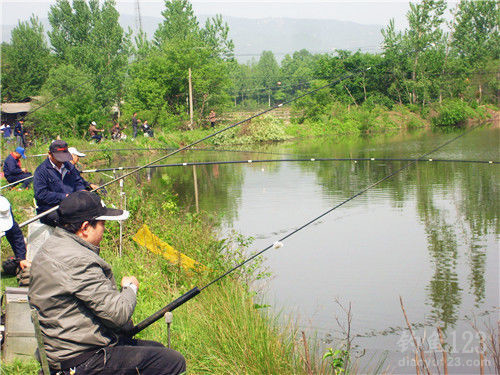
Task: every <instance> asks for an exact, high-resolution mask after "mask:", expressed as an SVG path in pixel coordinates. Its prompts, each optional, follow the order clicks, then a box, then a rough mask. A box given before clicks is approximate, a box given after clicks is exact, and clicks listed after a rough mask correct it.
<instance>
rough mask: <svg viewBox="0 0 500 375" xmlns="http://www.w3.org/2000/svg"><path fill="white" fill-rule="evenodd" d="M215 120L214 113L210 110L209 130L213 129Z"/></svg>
mask: <svg viewBox="0 0 500 375" xmlns="http://www.w3.org/2000/svg"><path fill="white" fill-rule="evenodd" d="M215 120H217V117H216V116H215V111H214V110H211V111H210V114H209V115H208V121H210V127H211V128H213V127H215Z"/></svg>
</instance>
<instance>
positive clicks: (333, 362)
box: [323, 348, 349, 375]
mask: <svg viewBox="0 0 500 375" xmlns="http://www.w3.org/2000/svg"><path fill="white" fill-rule="evenodd" d="M348 355H349V353H348V352H347V351H345V350H340V349H337V350H333V349H332V348H328V350H327V352H326V353H325V354H324V355H323V360H326V361H327V362H328V363H329V365H330V367H331V369H332V370H333V373H334V374H335V375H338V374H342V373H343V372H345V371H346V369H345V362H346V361H347V360H346V356H348ZM347 358H348V357H347Z"/></svg>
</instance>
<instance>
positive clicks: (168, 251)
mask: <svg viewBox="0 0 500 375" xmlns="http://www.w3.org/2000/svg"><path fill="white" fill-rule="evenodd" d="M132 239H133V240H134V241H135V242H137V243H138V244H139V245H141V246H144V247H146V248H147V249H148V250H149V251H151V252H153V253H155V254H158V255H161V256H162V257H164V258H165V259H166V260H168V261H169V262H170V263H172V264H176V265H177V264H179V265H180V266H181V267H182V268H184V269H185V270H190V269H198V270H201V269H204V268H205V267H204V266H203V265H202V264H200V263H198V262H197V261H195V260H194V259H192V258H190V257H188V256H187V255H184V254H182V253H181V252H180V251H178V250H175V249H174V248H173V247H172V246H170V245H169V244H168V243H166V242H165V241H163V240H161V239H160V238H158V237H157V236H156V235H154V234H153V233H152V232H151V231H150V230H149V228H148V226H147V225H146V224H144V225H143V226H142V227H141V229H139V230H138V231H137V233H136V234H135V236H134V237H132Z"/></svg>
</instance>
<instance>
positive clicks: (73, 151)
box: [68, 147, 87, 158]
mask: <svg viewBox="0 0 500 375" xmlns="http://www.w3.org/2000/svg"><path fill="white" fill-rule="evenodd" d="M68 151H69V153H70V154H72V155H76V156H79V157H81V158H83V157H84V156H87V155H86V154H84V153H83V152H80V151H78V150H77V149H76V147H69V148H68Z"/></svg>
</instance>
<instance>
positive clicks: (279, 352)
mask: <svg viewBox="0 0 500 375" xmlns="http://www.w3.org/2000/svg"><path fill="white" fill-rule="evenodd" d="M89 180H91V179H90V178H89ZM162 183H163V182H162ZM164 184H165V185H164V186H160V187H158V186H155V187H154V188H153V187H148V186H137V184H136V182H135V181H134V179H132V178H130V179H126V180H125V191H126V192H127V198H128V209H129V210H130V211H131V218H129V219H128V221H127V222H126V223H125V225H124V237H123V238H124V242H123V255H122V256H121V257H120V256H119V255H118V254H117V249H118V243H119V242H118V241H119V240H118V238H119V235H118V234H119V227H118V224H116V223H109V224H108V225H107V228H106V233H105V237H104V240H103V242H102V244H101V249H102V250H101V255H102V256H103V258H104V259H106V260H107V261H108V262H109V263H110V264H111V265H112V268H113V270H114V273H115V277H116V279H117V280H118V281H119V280H120V279H121V277H122V276H124V275H136V276H137V278H138V279H139V282H140V288H139V294H138V304H137V308H136V310H135V313H134V316H133V319H134V321H135V322H138V321H141V320H142V319H144V318H146V317H147V316H149V315H150V314H152V313H153V312H155V311H156V310H158V309H160V308H161V307H163V306H164V305H166V304H167V303H169V302H171V301H172V300H174V299H175V298H177V297H178V296H180V295H181V294H183V293H185V292H186V291H187V290H189V289H191V288H192V287H194V286H199V287H202V286H203V285H205V284H207V283H208V282H209V281H210V280H212V279H213V278H214V277H215V276H217V275H220V274H221V273H223V272H224V271H225V270H227V269H228V268H230V267H231V266H232V265H234V264H235V263H236V262H237V260H238V258H239V257H240V255H239V254H240V253H241V250H243V249H242V247H244V244H242V243H241V242H239V240H237V239H235V240H232V239H225V240H221V239H219V238H218V237H217V236H216V234H215V233H216V231H215V230H214V226H215V225H216V224H217V223H216V222H213V221H212V220H211V219H208V218H207V217H205V216H204V215H203V214H195V215H193V214H189V213H185V212H182V211H180V210H179V208H178V206H177V203H176V197H175V196H174V195H172V194H171V193H170V192H169V191H170V187H169V186H168V183H167V182H164ZM117 189H118V187H117V186H115V185H112V186H110V188H109V189H108V191H109V192H108V196H107V197H106V198H105V201H106V203H107V204H110V205H111V204H114V205H116V206H119V200H118V199H119V194H118V190H117ZM32 194H33V192H32V190H31V189H30V190H26V191H14V190H9V191H6V192H5V195H6V196H7V198H8V199H9V200H10V201H11V202H12V205H13V207H14V215H15V217H16V219H17V220H18V221H23V220H25V219H26V218H27V217H31V216H32V214H29V211H30V210H31V209H30V208H29V206H31V204H32V196H33V195H32ZM143 224H147V225H148V226H149V227H150V229H151V231H152V232H153V233H155V234H157V235H158V236H159V237H160V238H161V239H163V240H164V241H166V242H168V243H169V244H170V245H172V246H173V247H174V248H175V249H177V250H179V251H181V252H182V253H184V254H186V255H188V256H190V257H192V258H194V259H195V260H197V261H199V262H200V263H201V264H203V265H204V266H205V267H206V270H205V271H200V272H194V271H191V272H189V273H188V272H186V271H184V270H183V269H182V268H180V267H179V266H178V265H172V264H170V263H169V262H167V261H166V260H165V259H164V258H162V257H161V256H158V255H155V254H153V253H151V252H149V251H148V250H147V249H145V248H144V247H141V246H139V245H137V244H136V243H135V242H134V241H133V240H132V239H131V237H132V236H133V235H134V234H135V233H136V231H137V230H138V229H139V228H140V227H141V226H142V225H143ZM2 245H3V246H2V259H4V258H5V257H6V256H7V255H9V253H10V246H9V245H8V243H7V242H6V240H5V239H4V238H3V239H2ZM255 272H257V271H252V270H250V269H246V270H245V269H243V270H241V271H239V272H236V273H234V274H232V275H231V276H230V277H227V278H225V279H224V280H223V281H222V282H219V283H217V284H214V285H213V286H211V287H210V288H208V289H206V290H205V291H204V292H203V293H202V294H200V295H199V296H197V297H196V298H194V299H192V300H191V301H189V302H187V303H186V304H185V305H183V306H181V307H179V308H178V310H176V311H175V312H174V323H173V325H172V345H173V347H174V348H175V349H177V350H179V351H180V352H182V353H183V354H184V355H185V356H186V359H187V363H188V369H189V373H193V374H202V373H206V374H214V373H217V374H234V373H248V374H263V373H265V374H272V373H276V374H285V373H286V374H292V373H293V374H298V373H302V372H303V364H302V360H301V359H300V358H301V357H300V355H299V353H298V351H297V348H296V337H295V332H294V331H293V330H291V329H288V328H283V327H282V326H281V325H279V324H278V322H277V318H276V317H275V316H272V315H269V314H268V313H266V311H264V310H263V309H261V308H259V306H258V305H255V303H254V302H255V301H254V298H255V293H254V292H252V291H250V290H249V288H248V283H249V282H250V281H251V279H252V278H253V277H254V276H256V273H255ZM15 285H16V280H15V278H7V277H4V276H2V286H3V287H5V286H15ZM139 338H143V339H152V340H158V341H160V342H163V343H166V342H167V329H166V324H165V323H164V322H163V319H162V320H160V321H158V322H156V323H155V324H153V325H152V326H150V327H149V328H147V329H146V330H144V331H143V332H141V333H140V334H139ZM37 370H38V366H37V364H36V363H34V362H33V361H32V362H27V363H20V362H14V363H12V364H2V373H3V374H20V373H22V374H36V373H37Z"/></svg>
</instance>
